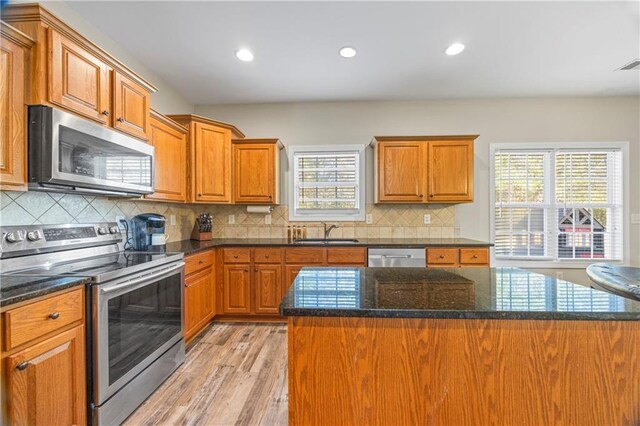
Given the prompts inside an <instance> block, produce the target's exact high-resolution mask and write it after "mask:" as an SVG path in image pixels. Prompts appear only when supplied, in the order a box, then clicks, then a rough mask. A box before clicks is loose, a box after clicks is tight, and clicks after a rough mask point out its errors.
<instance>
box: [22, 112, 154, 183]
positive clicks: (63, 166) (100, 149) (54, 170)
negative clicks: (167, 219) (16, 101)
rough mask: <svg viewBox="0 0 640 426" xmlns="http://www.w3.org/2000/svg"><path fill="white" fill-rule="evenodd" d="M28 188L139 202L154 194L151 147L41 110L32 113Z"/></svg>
mask: <svg viewBox="0 0 640 426" xmlns="http://www.w3.org/2000/svg"><path fill="white" fill-rule="evenodd" d="M28 132H29V188H30V189H34V190H40V191H58V192H81V193H91V194H95V193H99V194H106V195H112V196H139V195H142V194H150V193H152V192H153V153H154V148H153V146H151V145H149V144H146V143H144V142H141V141H139V140H137V139H134V138H132V137H129V136H126V135H124V134H122V133H119V132H116V131H115V130H111V129H107V128H105V127H102V126H99V125H98V124H96V123H93V122H91V121H89V120H86V119H83V118H80V117H77V116H75V115H73V114H69V113H67V112H64V111H62V110H59V109H56V108H52V107H49V106H43V105H33V106H30V107H29V130H28Z"/></svg>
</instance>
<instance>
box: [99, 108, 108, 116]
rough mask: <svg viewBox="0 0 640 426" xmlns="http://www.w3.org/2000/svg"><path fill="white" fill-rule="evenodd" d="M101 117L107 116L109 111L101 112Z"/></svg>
mask: <svg viewBox="0 0 640 426" xmlns="http://www.w3.org/2000/svg"><path fill="white" fill-rule="evenodd" d="M101 114H102V115H104V116H105V117H108V116H109V111H107V110H106V109H105V110H104V111H102V112H101Z"/></svg>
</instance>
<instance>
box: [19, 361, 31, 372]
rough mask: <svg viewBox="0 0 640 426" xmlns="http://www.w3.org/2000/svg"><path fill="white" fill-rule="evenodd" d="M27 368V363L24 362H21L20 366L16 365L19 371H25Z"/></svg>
mask: <svg viewBox="0 0 640 426" xmlns="http://www.w3.org/2000/svg"><path fill="white" fill-rule="evenodd" d="M28 366H29V362H27V361H25V362H21V363H20V364H18V365H16V368H17V369H18V370H20V371H22V370H25V369H26V368H27V367H28Z"/></svg>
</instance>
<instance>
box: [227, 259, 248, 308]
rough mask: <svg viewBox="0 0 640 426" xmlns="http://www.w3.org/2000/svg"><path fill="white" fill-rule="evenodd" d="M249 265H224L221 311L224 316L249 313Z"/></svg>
mask: <svg viewBox="0 0 640 426" xmlns="http://www.w3.org/2000/svg"><path fill="white" fill-rule="evenodd" d="M249 268H251V265H249V264H238V265H224V283H223V291H222V293H223V310H224V313H225V314H250V313H251V273H250V272H249V271H250V269H249Z"/></svg>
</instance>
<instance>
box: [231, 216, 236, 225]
mask: <svg viewBox="0 0 640 426" xmlns="http://www.w3.org/2000/svg"><path fill="white" fill-rule="evenodd" d="M234 223H236V215H235V214H230V215H229V225H233V224H234Z"/></svg>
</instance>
